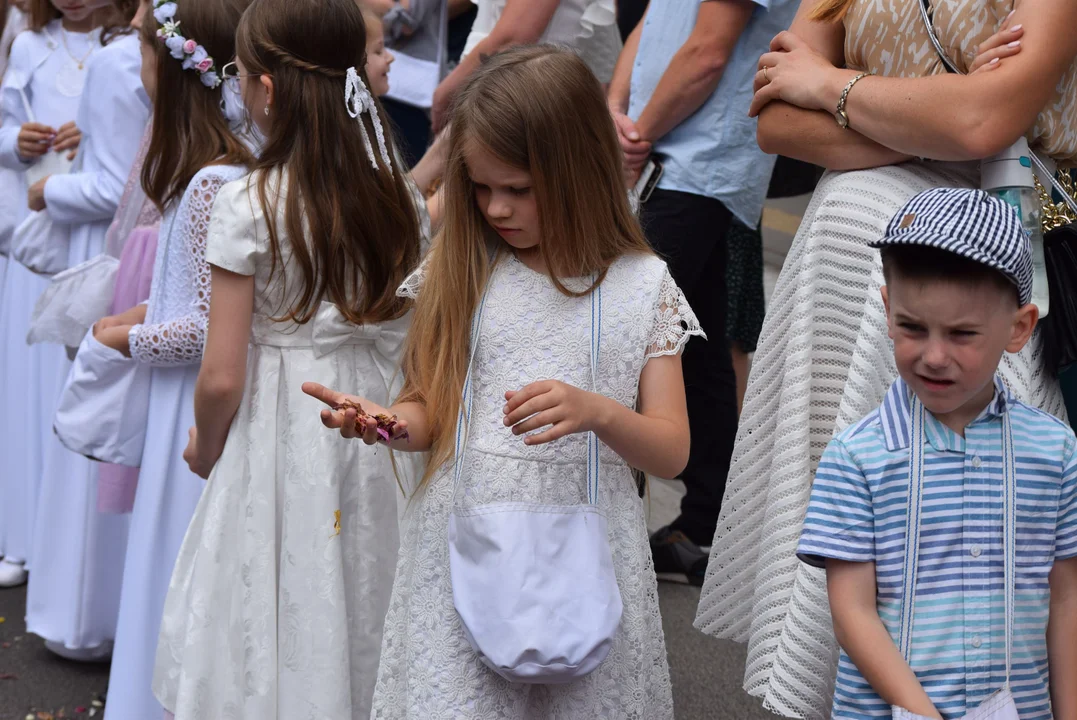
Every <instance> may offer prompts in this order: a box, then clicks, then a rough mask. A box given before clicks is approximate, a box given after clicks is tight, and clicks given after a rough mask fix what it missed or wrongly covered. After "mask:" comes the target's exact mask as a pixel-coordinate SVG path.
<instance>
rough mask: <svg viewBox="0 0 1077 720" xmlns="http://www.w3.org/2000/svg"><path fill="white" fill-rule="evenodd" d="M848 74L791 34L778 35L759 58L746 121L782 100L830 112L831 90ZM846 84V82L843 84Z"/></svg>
mask: <svg viewBox="0 0 1077 720" xmlns="http://www.w3.org/2000/svg"><path fill="white" fill-rule="evenodd" d="M851 73H852V71H851V70H841V69H839V68H836V67H834V65H833V63H831V62H830V61H829V60H827V59H826V58H825V57H823V55H821V54H820V53H818V52H816V51H815V50H814V49H812V47H811V46H810V45H808V43H806V42H804V41H803V40H801V39H800V38H799V37H797V36H796V35H794V34H793V33H791V32H788V31H787V32H782V33H778V34H777V35H776V36H775V37H774V39H773V40H772V41H771V43H770V52H768V53H766V54H765V55H763V56H762V57H761V58H759V70H758V72H756V74H755V83H754V88H755V97H753V98H752V105H751V107H750V108H749V109H748V116H749V117H756V116H757V115H758V114H759V111H760V110H762V109H763V108H764V107H766V106H767V104H768V103H770V102H772V101H774V100H783V101H785V102H787V103H789V104H790V105H796V106H797V107H801V108H804V109H805V110H826V111H828V112H832V111H833V110H834V107H836V104H837V103H836V101H835V102H834V103H831V102H830V95H831V94H832V93H831V88H833V87H834V86H835V84H836V83H837V84H843V83H842V78H843V77H844V76H845V75H850V74H851ZM845 82H848V81H847V80H845Z"/></svg>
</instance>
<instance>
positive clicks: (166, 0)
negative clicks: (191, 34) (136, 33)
mask: <svg viewBox="0 0 1077 720" xmlns="http://www.w3.org/2000/svg"><path fill="white" fill-rule="evenodd" d="M153 17H154V19H155V20H156V21H157V22H158V23H159V24H160V26H161V27H159V28H157V39H158V40H160V41H161V42H163V43H164V44H165V46H166V47H167V48H168V51H169V53H170V54H171V55H172V57H174V58H176V59H177V60H182V61H183V69H184V70H194V71H196V72H197V73H198V75H199V79H200V80H201V81H202V84H203V85H205V86H206V87H208V88H215V87H217V86H218V85H220V84H221V75H220V72H218V70H217V64H216V63H215V62H214V61H213V58H212V57H210V55H209V53H208V52H206V49H205V48H204V47H202V46H201V45H199V44H198V43H197V42H195V41H194V40H191V39H188V38H185V37H183V35H181V34H180V32H179V26H180V23H179V21H178V20H174V18H175V17H176V3H175V2H172V0H153Z"/></svg>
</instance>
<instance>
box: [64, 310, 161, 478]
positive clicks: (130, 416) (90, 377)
mask: <svg viewBox="0 0 1077 720" xmlns="http://www.w3.org/2000/svg"><path fill="white" fill-rule="evenodd" d="M149 390H150V367H149V366H148V365H145V364H144V363H140V362H138V361H137V360H135V359H134V358H129V357H127V356H125V355H124V354H123V353H121V352H119V351H118V350H113V349H112V348H110V347H107V346H105V345H102V344H101V343H100V342H99V341H97V340H96V339H94V336H93V331H92V330H91V331H90V332H88V333H86V337H85V338H83V340H82V344H81V345H80V346H79V351H78V354H77V355H76V356H75V361H74V362H73V363H72V365H71V372H70V373H68V376H67V383H66V384H65V385H64V390H63V393H62V394H61V395H60V406H59V408H58V409H57V411H56V416H55V417H54V418H53V424H52V428H53V431H54V432H55V433H56V436H57V437H58V438H59V439H60V442H62V443H63V444H64V447H66V448H67V449H68V450H71V451H72V452H76V453H78V454H79V455H85V456H86V457H88V458H91V459H93V460H100V461H101V462H109V463H114V464H116V465H127V466H130V467H138V466H139V464H140V463H141V462H142V447H143V445H144V444H145V442H146V418H147V416H148V415H149V395H150V392H149Z"/></svg>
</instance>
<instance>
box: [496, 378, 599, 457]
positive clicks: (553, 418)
mask: <svg viewBox="0 0 1077 720" xmlns="http://www.w3.org/2000/svg"><path fill="white" fill-rule="evenodd" d="M505 399H506V400H507V401H508V403H507V404H506V405H505V408H504V411H505V425H506V426H508V427H511V428H512V433H513V435H523V434H525V433H529V432H532V431H534V430H538V429H539V428H542V427H546V426H547V425H552V426H553V427H551V428H550V429H549V430H546V431H545V432H541V433H539V434H537V435H530V436H528V437H526V438H524V444H525V445H541V444H542V443H548V442H551V441H553V440H556V439H558V438H561V437H564V436H565V435H571V434H573V433H581V432H590V431H592V430H594V429H595V426H596V425H597V424H598V422H599V414H600V413H601V409H602V401H603V400H604V399H605V398H603V397H602V396H600V395H596V394H595V393H592V392H587V391H586V390H580V389H579V388H578V387H574V386H572V385H569V384H567V383H563V382H561V381H560V380H542V381H540V382H535V383H531V384H530V385H528V386H526V387H524V388H522V389H520V390H509V391H508V392H507V393H505Z"/></svg>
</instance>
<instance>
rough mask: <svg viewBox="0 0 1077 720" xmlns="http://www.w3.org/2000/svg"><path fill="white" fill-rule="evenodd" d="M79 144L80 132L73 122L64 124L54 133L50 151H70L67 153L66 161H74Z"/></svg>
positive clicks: (80, 139)
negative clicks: (54, 136)
mask: <svg viewBox="0 0 1077 720" xmlns="http://www.w3.org/2000/svg"><path fill="white" fill-rule="evenodd" d="M80 142H82V131H81V130H79V129H78V128H77V127H76V126H75V123H73V122H69V123H64V124H63V125H61V126H60V129H59V130H57V131H56V138H55V139H54V140H53V141H52V149H53V150H54V151H55V152H63V151H64V150H70V152H69V153H67V159H68V160H74V159H75V154H76V153H77V152H78V149H79V143H80Z"/></svg>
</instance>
